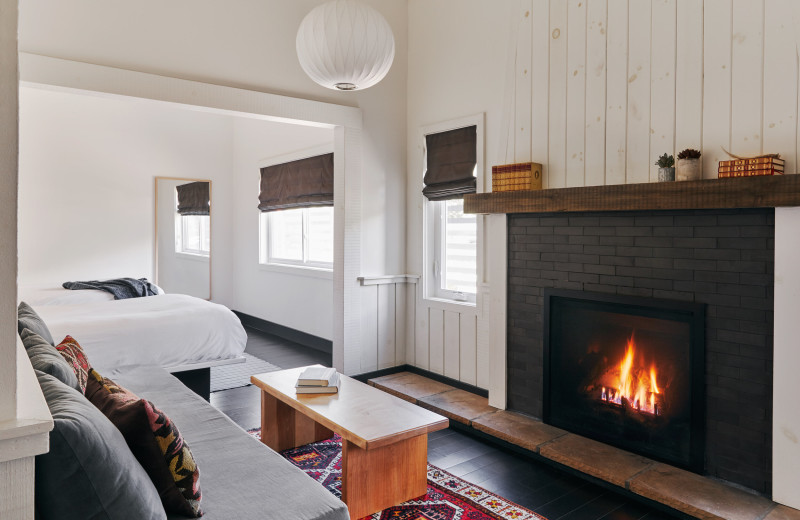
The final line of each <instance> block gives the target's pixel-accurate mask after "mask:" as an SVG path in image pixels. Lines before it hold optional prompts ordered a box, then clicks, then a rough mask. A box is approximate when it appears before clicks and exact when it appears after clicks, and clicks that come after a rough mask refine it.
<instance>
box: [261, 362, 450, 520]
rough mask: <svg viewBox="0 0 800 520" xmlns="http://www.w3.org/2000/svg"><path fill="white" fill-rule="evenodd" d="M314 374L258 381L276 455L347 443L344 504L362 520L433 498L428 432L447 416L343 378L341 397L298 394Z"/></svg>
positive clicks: (294, 372)
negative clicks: (327, 442)
mask: <svg viewBox="0 0 800 520" xmlns="http://www.w3.org/2000/svg"><path fill="white" fill-rule="evenodd" d="M305 368H306V367H302V368H294V369H291V370H280V371H277V372H269V373H266V374H258V375H255V376H252V377H251V378H250V380H251V381H252V383H253V384H254V385H256V386H257V387H259V388H260V389H261V390H262V392H261V441H262V442H263V443H264V444H266V445H267V446H269V447H270V448H272V449H273V450H275V451H283V450H287V449H289V448H295V447H297V446H302V445H304V444H309V443H312V442H316V441H320V440H323V439H328V438H330V437H331V436H333V432H336V433H338V434H339V435H341V436H342V500H343V501H344V503H345V504H347V507H348V509H349V510H350V518H353V519H356V518H362V517H364V516H367V515H370V514H372V513H376V512H378V511H381V510H383V509H386V508H387V507H391V506H395V505H397V504H400V503H401V502H405V501H406V500H410V499H412V498H416V497H419V496H422V495H424V494H425V493H426V492H427V460H428V433H429V432H434V431H437V430H442V429H444V428H447V426H448V420H447V418H445V417H442V416H441V415H438V414H435V413H433V412H431V411H428V410H425V409H424V408H420V407H419V406H417V405H415V404H412V403H409V402H407V401H403V400H402V399H400V398H398V397H395V396H393V395H389V394H387V393H385V392H383V391H381V390H378V389H376V388H373V387H371V386H369V385H366V384H364V383H361V382H360V381H356V380H355V379H352V378H350V377H347V376H344V375H341V376H340V377H341V387H340V388H339V392H338V393H336V394H299V395H298V394H297V393H295V389H294V385H295V383H296V382H297V376H298V375H300V372H302V371H303V370H304V369H305Z"/></svg>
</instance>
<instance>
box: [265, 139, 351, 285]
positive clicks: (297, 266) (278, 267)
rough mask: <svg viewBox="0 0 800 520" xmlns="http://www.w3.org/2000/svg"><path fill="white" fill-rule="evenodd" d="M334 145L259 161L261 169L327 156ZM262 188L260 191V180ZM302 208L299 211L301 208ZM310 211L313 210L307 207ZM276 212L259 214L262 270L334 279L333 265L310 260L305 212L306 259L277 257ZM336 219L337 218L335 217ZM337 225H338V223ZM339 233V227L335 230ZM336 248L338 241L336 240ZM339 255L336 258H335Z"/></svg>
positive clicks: (304, 237) (304, 253)
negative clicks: (272, 222) (273, 221)
mask: <svg viewBox="0 0 800 520" xmlns="http://www.w3.org/2000/svg"><path fill="white" fill-rule="evenodd" d="M333 146H334V144H333V143H330V144H326V145H322V146H315V147H312V148H306V149H303V150H298V151H296V152H290V153H287V154H283V155H278V156H273V157H269V158H267V159H262V160H261V161H259V165H258V168H259V170H260V169H261V168H267V167H269V166H274V165H276V164H283V163H287V162H292V161H299V160H301V159H307V158H309V157H316V156H317V155H324V154H328V153H333V152H334V150H333ZM258 189H259V190H260V189H261V188H260V178H259V184H258ZM298 209H299V208H298ZM303 209H310V208H303ZM272 213H273V212H271V211H266V212H259V215H258V263H259V266H260V267H261V268H262V269H266V270H269V271H280V272H288V273H291V274H308V275H311V276H315V275H316V276H322V277H326V278H327V277H332V276H333V262H330V263H327V262H312V261H309V260H308V243H307V240H308V233H307V230H308V219H307V218H306V215H307V212H306V211H304V212H303V213H304V215H303V260H295V259H291V258H277V257H273V256H272V253H271V251H270V239H269V238H270V237H269V230H270V215H271V214H272ZM334 218H335V217H334ZM334 226H335V223H334ZM334 234H335V228H334ZM334 247H335V238H334ZM334 256H335V255H334Z"/></svg>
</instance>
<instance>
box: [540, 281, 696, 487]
mask: <svg viewBox="0 0 800 520" xmlns="http://www.w3.org/2000/svg"><path fill="white" fill-rule="evenodd" d="M543 321H544V347H545V349H544V402H543V404H544V407H543V419H544V421H545V422H546V423H549V424H552V425H554V426H557V427H559V428H563V429H565V430H569V431H572V432H575V433H578V434H580V435H584V436H586V437H590V438H593V439H596V440H599V441H602V442H605V443H608V444H612V445H615V446H618V447H620V448H623V449H626V450H628V451H632V452H635V453H639V454H641V455H645V456H648V457H651V458H654V459H657V460H661V461H663V462H667V463H670V464H672V465H675V466H680V467H683V468H686V469H689V470H692V471H695V472H698V473H701V472H702V471H703V466H704V446H705V442H704V431H705V424H704V421H705V419H704V416H705V415H704V407H705V405H704V403H705V396H704V373H705V354H704V350H705V340H704V338H705V305H703V304H694V303H685V302H673V301H667V300H658V299H651V298H637V297H628V296H619V295H610V294H599V293H590V292H583V291H571V290H555V289H552V290H546V291H545V293H544V320H543Z"/></svg>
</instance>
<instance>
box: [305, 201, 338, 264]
mask: <svg viewBox="0 0 800 520" xmlns="http://www.w3.org/2000/svg"><path fill="white" fill-rule="evenodd" d="M307 211H308V261H309V262H318V263H328V264H333V208H332V207H330V206H327V207H323V208H308V210H307Z"/></svg>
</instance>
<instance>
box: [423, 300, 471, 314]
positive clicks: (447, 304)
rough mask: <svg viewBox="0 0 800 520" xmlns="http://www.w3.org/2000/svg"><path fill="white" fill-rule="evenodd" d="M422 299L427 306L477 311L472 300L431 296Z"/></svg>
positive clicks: (457, 310)
mask: <svg viewBox="0 0 800 520" xmlns="http://www.w3.org/2000/svg"><path fill="white" fill-rule="evenodd" d="M422 301H423V302H424V303H426V304H428V306H429V307H433V308H436V309H443V310H452V311H456V312H465V311H473V312H477V310H478V304H477V303H472V302H460V301H457V300H449V299H447V298H434V297H431V296H427V297H424V298H423V299H422Z"/></svg>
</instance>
